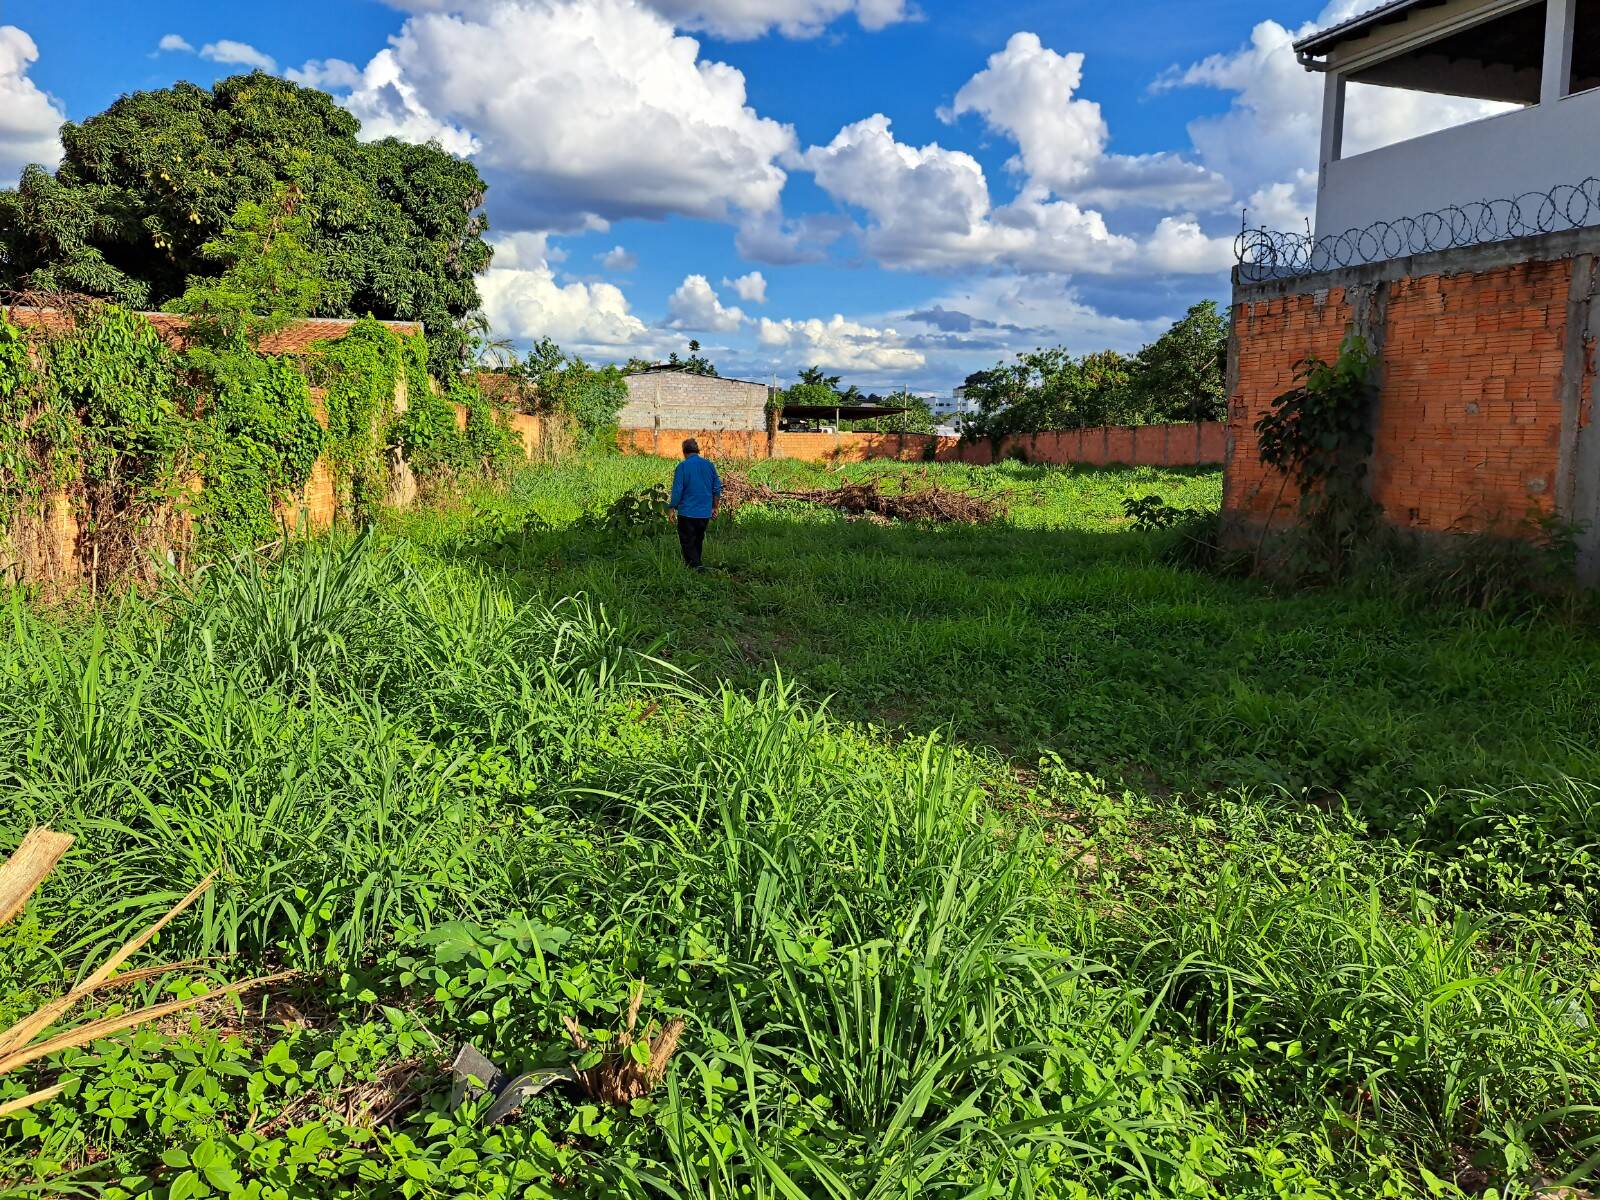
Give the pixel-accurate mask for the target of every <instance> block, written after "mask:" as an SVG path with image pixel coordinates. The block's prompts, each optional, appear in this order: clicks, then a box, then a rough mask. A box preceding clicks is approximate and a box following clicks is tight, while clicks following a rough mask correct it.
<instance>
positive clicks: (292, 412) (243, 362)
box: [195, 344, 326, 551]
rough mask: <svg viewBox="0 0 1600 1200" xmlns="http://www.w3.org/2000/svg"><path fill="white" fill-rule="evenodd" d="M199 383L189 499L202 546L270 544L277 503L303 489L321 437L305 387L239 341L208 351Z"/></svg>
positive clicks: (275, 360) (297, 376)
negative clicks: (199, 415) (201, 395)
mask: <svg viewBox="0 0 1600 1200" xmlns="http://www.w3.org/2000/svg"><path fill="white" fill-rule="evenodd" d="M204 382H205V386H206V391H207V397H208V398H207V401H206V406H205V420H204V422H203V427H202V428H201V429H200V430H198V431H197V434H198V437H197V441H198V442H199V443H200V444H201V445H202V446H203V448H204V450H203V454H202V458H201V461H202V464H203V469H202V471H201V479H202V483H203V488H202V490H201V492H200V494H199V496H198V497H197V498H196V500H195V505H196V507H197V509H198V511H199V513H200V516H201V541H202V549H204V550H207V551H216V550H221V549H227V548H243V547H246V546H259V545H262V544H264V543H266V542H270V541H272V540H273V539H274V538H276V537H277V536H278V533H279V529H280V527H279V522H278V508H279V506H280V505H283V504H285V503H287V502H288V501H289V500H291V499H292V498H293V497H294V496H295V495H296V494H297V493H298V492H299V491H300V490H301V489H302V488H304V487H305V484H306V480H308V479H309V478H311V469H312V467H314V466H315V465H316V461H317V456H318V455H319V454H321V453H322V448H323V445H324V442H325V441H326V435H325V434H324V432H323V429H322V426H321V425H320V424H318V422H317V418H316V416H315V415H314V414H313V413H312V411H311V390H310V388H309V386H308V385H307V384H306V378H305V376H304V375H303V374H301V372H300V368H299V367H298V366H296V365H295V364H294V363H293V362H291V361H290V360H289V359H287V358H282V357H271V356H268V355H263V354H259V353H257V352H256V351H255V350H253V349H252V348H251V347H250V346H248V345H247V344H239V345H236V346H234V347H232V348H231V349H230V350H229V351H227V352H226V353H223V354H219V355H215V356H213V357H212V358H211V359H210V360H209V361H208V365H207V370H206V376H205V380H204Z"/></svg>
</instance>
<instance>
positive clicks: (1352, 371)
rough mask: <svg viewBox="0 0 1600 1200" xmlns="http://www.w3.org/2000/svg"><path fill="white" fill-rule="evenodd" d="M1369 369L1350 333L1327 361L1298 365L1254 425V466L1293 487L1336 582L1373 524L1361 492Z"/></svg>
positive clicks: (1371, 399) (1372, 393) (1371, 364)
mask: <svg viewBox="0 0 1600 1200" xmlns="http://www.w3.org/2000/svg"><path fill="white" fill-rule="evenodd" d="M1375 366H1376V360H1375V358H1374V356H1373V353H1372V350H1371V347H1369V346H1368V344H1367V342H1366V340H1365V339H1364V338H1362V337H1361V336H1360V335H1359V334H1354V333H1352V334H1351V335H1350V336H1349V337H1347V338H1346V339H1345V342H1344V345H1343V346H1342V347H1341V348H1340V351H1339V357H1338V359H1337V360H1335V361H1334V362H1332V363H1328V362H1325V361H1324V360H1322V359H1318V358H1308V359H1305V360H1304V361H1303V362H1301V363H1300V364H1298V365H1297V366H1296V368H1295V378H1296V380H1297V381H1298V382H1297V384H1296V386H1295V387H1294V388H1293V389H1292V390H1290V391H1288V392H1285V393H1284V394H1283V395H1281V396H1279V397H1278V398H1277V399H1276V400H1274V401H1273V403H1272V411H1270V412H1268V413H1267V414H1266V415H1265V416H1263V417H1262V418H1261V419H1260V420H1259V421H1257V422H1256V432H1257V434H1258V435H1259V437H1260V454H1261V461H1262V462H1263V463H1265V464H1266V465H1267V466H1269V467H1272V468H1274V469H1275V470H1277V471H1279V472H1281V473H1282V474H1283V476H1284V478H1285V480H1286V481H1287V482H1291V483H1293V484H1294V485H1295V487H1296V488H1297V489H1298V491H1299V511H1300V517H1301V524H1302V527H1303V529H1304V531H1305V534H1306V535H1307V537H1308V538H1309V539H1310V544H1311V546H1312V548H1313V551H1314V553H1315V554H1316V555H1317V557H1318V558H1319V560H1320V562H1321V563H1322V565H1323V566H1324V568H1325V569H1326V570H1327V571H1328V572H1330V573H1331V574H1332V575H1333V576H1335V577H1337V576H1339V575H1340V574H1342V573H1343V571H1344V570H1345V568H1346V566H1347V564H1348V562H1349V558H1350V554H1351V552H1352V551H1353V550H1354V549H1355V548H1356V546H1358V545H1359V544H1360V543H1361V542H1363V541H1364V540H1366V539H1367V538H1369V537H1370V536H1371V534H1372V532H1373V531H1374V530H1375V529H1376V528H1377V524H1378V517H1379V511H1378V506H1377V503H1376V502H1375V501H1374V500H1373V499H1372V496H1371V493H1370V491H1369V490H1368V486H1367V472H1368V468H1369V465H1370V462H1371V458H1372V446H1373V437H1372V412H1373V406H1374V405H1375V404H1376V403H1377V395H1378V391H1377V388H1376V386H1375V385H1374V383H1373V379H1372V374H1373V371H1374V369H1375Z"/></svg>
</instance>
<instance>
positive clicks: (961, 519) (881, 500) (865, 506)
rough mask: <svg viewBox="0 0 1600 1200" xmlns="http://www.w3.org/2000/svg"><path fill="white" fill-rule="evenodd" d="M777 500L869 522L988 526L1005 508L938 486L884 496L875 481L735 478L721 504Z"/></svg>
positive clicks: (727, 483) (735, 505) (726, 486)
mask: <svg viewBox="0 0 1600 1200" xmlns="http://www.w3.org/2000/svg"><path fill="white" fill-rule="evenodd" d="M776 500H789V501H794V502H796V503H800V504H815V505H818V506H820V507H823V508H832V509H835V510H837V511H839V512H842V513H844V514H846V515H847V516H852V517H864V518H867V519H869V520H870V519H873V518H877V519H879V520H889V521H932V522H939V523H952V522H954V523H960V524H964V525H986V524H988V523H989V522H991V521H997V520H999V519H1000V518H1001V517H1003V516H1005V506H1004V505H1003V504H1001V503H999V502H998V501H995V500H990V499H987V498H985V497H983V496H974V495H971V494H970V493H967V492H954V491H941V490H940V489H939V487H938V486H937V485H935V486H933V487H931V488H929V489H927V490H926V491H920V492H907V491H901V492H885V491H881V490H879V488H878V484H877V481H876V480H870V479H869V480H868V481H867V482H865V483H846V484H841V485H840V486H839V487H835V488H809V489H802V490H799V491H783V490H780V489H777V488H770V487H767V486H766V485H764V484H759V483H752V482H751V481H750V480H749V479H747V478H745V477H744V476H742V475H734V474H730V475H729V476H728V477H727V479H726V481H725V482H724V484H723V493H722V502H723V505H724V506H725V507H727V508H729V509H734V508H738V507H739V506H740V505H741V504H770V503H772V502H773V501H776Z"/></svg>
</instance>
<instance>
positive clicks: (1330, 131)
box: [1317, 71, 1345, 187]
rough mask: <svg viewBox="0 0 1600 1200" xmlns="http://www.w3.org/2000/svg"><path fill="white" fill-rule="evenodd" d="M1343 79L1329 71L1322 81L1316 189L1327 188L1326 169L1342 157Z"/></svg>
mask: <svg viewBox="0 0 1600 1200" xmlns="http://www.w3.org/2000/svg"><path fill="white" fill-rule="evenodd" d="M1344 98H1345V79H1344V76H1343V75H1341V74H1339V72H1337V71H1329V72H1328V73H1327V74H1326V75H1325V76H1324V77H1323V81H1322V153H1321V155H1320V157H1319V159H1318V170H1317V173H1318V187H1325V186H1327V182H1328V167H1329V166H1330V165H1331V164H1333V163H1336V162H1338V161H1339V159H1340V158H1342V157H1343V156H1344Z"/></svg>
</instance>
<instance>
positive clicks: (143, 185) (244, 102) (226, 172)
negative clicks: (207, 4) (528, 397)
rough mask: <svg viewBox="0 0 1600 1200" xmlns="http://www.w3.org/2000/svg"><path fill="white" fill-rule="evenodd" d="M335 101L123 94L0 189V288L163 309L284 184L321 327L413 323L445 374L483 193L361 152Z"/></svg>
mask: <svg viewBox="0 0 1600 1200" xmlns="http://www.w3.org/2000/svg"><path fill="white" fill-rule="evenodd" d="M359 128H360V127H359V124H358V122H357V121H356V119H355V118H354V117H352V116H351V115H350V114H349V113H347V112H345V111H344V110H343V109H341V108H340V107H339V106H338V105H336V104H335V103H334V102H333V100H332V98H331V97H329V96H327V95H326V94H324V93H322V92H319V91H316V90H314V89H311V88H304V87H300V86H298V85H296V84H293V83H290V82H288V81H287V80H283V79H279V78H277V77H276V76H272V75H266V74H263V73H261V72H253V73H251V74H249V75H237V76H234V77H233V78H230V79H224V80H222V81H221V82H219V83H218V84H216V86H215V87H212V88H202V87H197V86H195V85H194V84H190V83H179V84H175V85H174V86H172V87H170V88H163V89H161V90H160V91H152V92H135V93H134V94H132V95H129V96H124V97H123V98H122V99H120V100H118V101H117V102H116V103H115V104H113V105H112V106H111V107H110V108H108V109H107V110H106V111H105V112H103V113H101V114H99V115H98V116H95V117H91V118H89V119H88V120H87V121H84V122H82V123H81V124H77V123H68V124H67V125H65V126H63V127H62V131H61V141H62V146H63V150H64V157H63V159H62V162H61V165H60V167H59V168H57V170H56V171H55V172H54V173H51V172H48V171H45V170H44V169H42V168H39V167H30V168H29V169H28V170H27V171H25V172H24V173H23V177H22V179H21V182H20V183H19V185H18V186H17V187H16V188H15V189H13V190H10V191H0V286H6V287H10V288H38V289H61V290H69V291H76V292H86V293H89V294H92V295H99V296H106V297H109V298H111V299H115V300H118V301H120V302H122V303H125V304H130V305H136V306H160V305H163V304H165V303H167V302H168V301H171V300H173V299H175V298H176V297H178V296H180V295H182V294H183V292H184V290H185V288H186V287H187V286H188V285H189V283H190V281H191V279H193V278H196V277H204V276H206V275H212V276H215V275H218V274H220V271H219V267H218V263H217V261H216V260H215V259H213V258H210V257H208V256H207V254H206V250H205V248H206V246H207V244H208V243H214V242H215V240H216V239H217V238H218V237H219V236H221V235H223V234H224V232H225V231H226V229H227V225H228V221H229V219H230V218H231V217H232V216H233V215H234V214H235V213H237V212H238V211H240V208H241V206H243V205H246V204H264V203H267V202H269V201H270V200H271V198H272V196H273V194H274V190H275V189H277V188H279V187H281V186H283V185H292V186H293V187H294V188H296V189H297V191H298V192H299V194H300V195H301V196H302V200H301V204H302V206H303V209H304V211H305V212H306V214H307V215H308V218H309V221H308V229H307V233H306V238H305V245H306V249H307V250H308V251H309V252H310V254H311V255H312V256H314V257H315V258H316V260H317V261H318V263H319V264H320V274H321V278H322V288H321V292H320V296H319V299H318V303H317V308H316V312H317V314H318V315H322V316H346V317H349V316H362V315H366V314H368V313H370V314H371V315H373V316H376V317H380V318H386V319H393V320H413V321H422V322H423V323H424V324H425V325H426V326H427V330H428V335H429V338H430V341H431V342H432V344H433V346H434V348H435V350H434V352H435V353H436V354H437V355H438V356H439V361H438V362H436V364H435V366H436V368H437V369H441V370H442V369H444V368H446V367H449V366H452V365H454V364H456V363H458V362H459V360H460V359H461V358H462V357H463V356H464V355H465V353H466V350H467V347H468V340H469V335H468V333H467V332H466V331H465V330H464V329H463V328H462V324H463V321H464V319H465V318H466V317H467V316H468V315H469V314H471V313H472V312H473V311H474V310H475V309H476V308H477V307H478V290H477V283H476V278H475V277H476V276H477V275H478V274H479V273H480V272H482V271H483V270H484V268H486V267H487V266H488V264H489V257H490V250H489V247H488V245H487V244H486V243H485V242H484V240H483V234H484V231H485V230H486V228H487V220H486V218H485V217H484V215H483V211H482V206H483V197H484V190H485V188H484V183H483V180H482V178H481V177H480V176H479V174H478V172H477V169H476V168H475V167H474V166H473V165H472V164H471V163H468V162H463V161H461V160H458V159H455V158H452V157H451V156H450V155H449V154H446V153H445V152H444V151H443V150H441V149H439V148H438V147H437V146H415V145H410V144H408V143H404V142H400V141H396V140H395V139H392V138H388V139H384V140H382V141H378V142H370V143H367V142H361V141H359V140H358V138H357V133H358V131H359Z"/></svg>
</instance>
